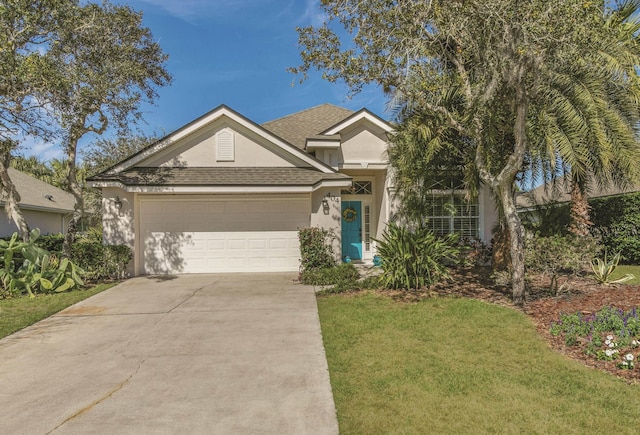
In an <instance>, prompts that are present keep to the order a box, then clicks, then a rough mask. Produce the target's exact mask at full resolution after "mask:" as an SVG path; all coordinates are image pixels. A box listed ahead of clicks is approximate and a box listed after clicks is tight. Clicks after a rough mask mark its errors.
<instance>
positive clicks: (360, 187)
mask: <svg viewBox="0 0 640 435" xmlns="http://www.w3.org/2000/svg"><path fill="white" fill-rule="evenodd" d="M372 192H373V190H372V189H371V181H356V180H354V181H353V185H352V186H351V187H350V188H349V189H344V190H342V192H341V193H342V194H343V195H371V193H372Z"/></svg>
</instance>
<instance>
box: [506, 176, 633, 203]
mask: <svg viewBox="0 0 640 435" xmlns="http://www.w3.org/2000/svg"><path fill="white" fill-rule="evenodd" d="M638 191H640V186H637V187H628V188H626V189H622V188H620V187H617V186H607V187H605V188H601V187H599V186H592V187H591V188H590V189H589V192H588V197H589V198H599V197H603V196H615V195H622V194H625V193H631V192H638ZM569 201H571V185H570V184H569V182H558V183H556V184H555V185H553V184H552V183H547V184H543V185H542V186H539V187H536V188H535V189H533V190H531V191H529V192H523V193H520V194H519V195H518V196H517V197H516V206H517V207H519V208H528V207H533V206H534V205H542V204H547V203H550V202H559V203H562V202H569Z"/></svg>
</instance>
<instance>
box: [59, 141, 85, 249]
mask: <svg viewBox="0 0 640 435" xmlns="http://www.w3.org/2000/svg"><path fill="white" fill-rule="evenodd" d="M70 142H71V143H70V145H69V146H68V149H67V162H68V163H69V165H68V166H69V168H68V171H69V172H68V174H67V179H68V181H69V191H70V192H71V194H72V195H73V197H74V199H75V201H74V205H73V214H72V216H71V219H69V224H68V225H67V233H66V234H65V236H64V243H63V245H62V256H63V257H64V258H71V248H72V246H73V242H74V240H75V238H76V234H77V233H78V228H79V226H80V222H81V221H82V215H83V209H84V201H83V198H82V189H81V188H80V185H79V184H78V177H77V171H76V147H77V142H78V141H77V139H75V140H74V139H72V140H71V141H70Z"/></svg>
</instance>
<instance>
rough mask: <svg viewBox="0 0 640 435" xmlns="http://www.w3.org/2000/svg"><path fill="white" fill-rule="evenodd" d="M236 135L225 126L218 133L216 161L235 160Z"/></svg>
mask: <svg viewBox="0 0 640 435" xmlns="http://www.w3.org/2000/svg"><path fill="white" fill-rule="evenodd" d="M235 154H236V153H235V137H234V134H233V132H232V131H231V130H230V129H228V128H225V129H224V130H221V131H219V132H218V133H217V134H216V161H218V162H233V161H234V160H235V157H236V156H235Z"/></svg>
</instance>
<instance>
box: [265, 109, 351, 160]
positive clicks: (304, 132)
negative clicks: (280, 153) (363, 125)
mask: <svg viewBox="0 0 640 435" xmlns="http://www.w3.org/2000/svg"><path fill="white" fill-rule="evenodd" d="M354 113H355V112H353V111H352V110H349V109H344V108H342V107H338V106H334V105H332V104H321V105H319V106H316V107H312V108H310V109H307V110H303V111H302V112H297V113H294V114H292V115H288V116H284V117H282V118H278V119H275V120H273V121H269V122H266V123H264V124H262V127H264V128H266V129H267V130H269V131H270V132H272V133H273V134H275V135H276V136H279V137H281V138H282V139H284V140H286V141H287V142H289V143H291V144H293V145H295V146H297V147H298V148H300V149H301V150H303V149H305V143H306V140H307V138H312V137H316V136H318V135H320V134H321V133H323V132H324V131H325V130H327V129H329V128H331V127H333V126H334V125H336V124H338V123H340V122H341V121H344V120H345V119H346V118H348V117H350V116H351V115H353V114H354ZM322 137H323V138H326V136H322Z"/></svg>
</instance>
